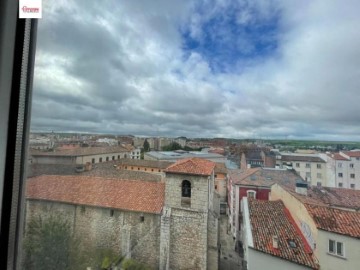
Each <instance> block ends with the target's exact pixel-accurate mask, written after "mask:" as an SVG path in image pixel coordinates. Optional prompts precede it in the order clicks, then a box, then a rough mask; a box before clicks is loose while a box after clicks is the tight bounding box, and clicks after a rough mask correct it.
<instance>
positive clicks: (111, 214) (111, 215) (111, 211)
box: [110, 209, 114, 217]
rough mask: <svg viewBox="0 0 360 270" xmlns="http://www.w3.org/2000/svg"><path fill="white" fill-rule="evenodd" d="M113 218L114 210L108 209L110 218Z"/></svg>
mask: <svg viewBox="0 0 360 270" xmlns="http://www.w3.org/2000/svg"><path fill="white" fill-rule="evenodd" d="M113 216H114V210H113V209H110V217H113Z"/></svg>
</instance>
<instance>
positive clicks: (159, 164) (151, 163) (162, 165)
mask: <svg viewBox="0 0 360 270" xmlns="http://www.w3.org/2000/svg"><path fill="white" fill-rule="evenodd" d="M171 164H174V162H170V161H159V160H146V159H129V158H126V159H120V162H119V165H124V166H125V165H127V166H140V167H150V168H159V169H166V168H167V167H169V166H170V165H171Z"/></svg>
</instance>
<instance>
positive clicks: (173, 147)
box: [162, 142, 182, 151]
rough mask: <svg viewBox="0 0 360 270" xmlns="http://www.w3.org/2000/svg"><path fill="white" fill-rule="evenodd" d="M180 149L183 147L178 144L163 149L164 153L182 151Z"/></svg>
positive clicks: (174, 143) (171, 144)
mask: <svg viewBox="0 0 360 270" xmlns="http://www.w3.org/2000/svg"><path fill="white" fill-rule="evenodd" d="M180 149H182V147H181V145H180V144H178V143H177V142H172V143H170V144H169V145H166V146H164V147H162V150H163V151H175V150H180Z"/></svg>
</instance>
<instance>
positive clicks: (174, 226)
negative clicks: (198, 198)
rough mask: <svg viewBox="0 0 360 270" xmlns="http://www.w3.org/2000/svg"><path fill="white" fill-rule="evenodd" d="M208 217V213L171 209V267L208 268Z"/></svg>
mask: <svg viewBox="0 0 360 270" xmlns="http://www.w3.org/2000/svg"><path fill="white" fill-rule="evenodd" d="M207 218H208V217H207V213H199V212H196V211H191V210H182V209H174V208H172V209H171V222H170V228H171V233H170V268H169V269H171V270H176V269H199V270H200V269H207Z"/></svg>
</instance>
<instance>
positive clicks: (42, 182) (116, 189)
mask: <svg viewBox="0 0 360 270" xmlns="http://www.w3.org/2000/svg"><path fill="white" fill-rule="evenodd" d="M164 195H165V184H164V183H161V182H144V181H132V180H119V179H112V178H103V177H94V176H69V175H62V176H60V175H41V176H38V177H35V178H30V179H29V180H28V181H27V186H26V198H27V199H35V200H46V201H54V202H63V203H70V204H77V205H88V206H96V207H104V208H111V209H119V210H127V211H137V212H144V213H155V214H159V213H160V212H161V210H162V207H163V204H164Z"/></svg>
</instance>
